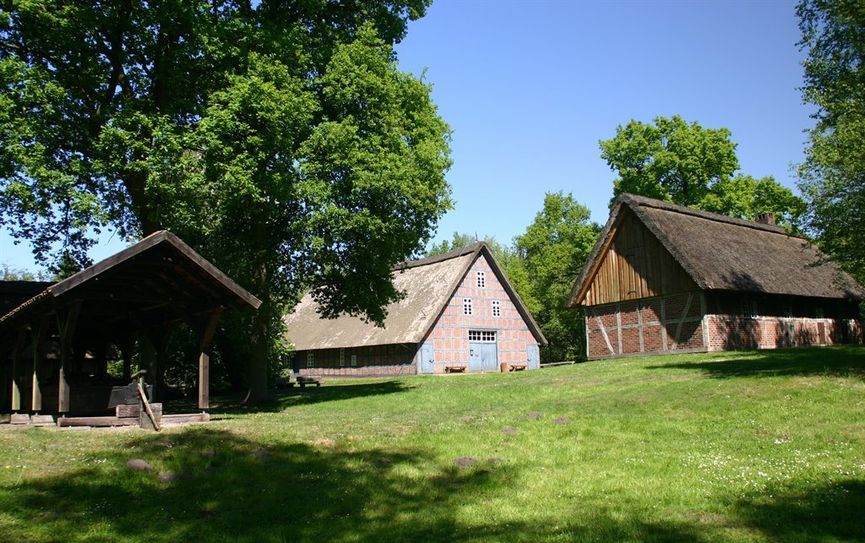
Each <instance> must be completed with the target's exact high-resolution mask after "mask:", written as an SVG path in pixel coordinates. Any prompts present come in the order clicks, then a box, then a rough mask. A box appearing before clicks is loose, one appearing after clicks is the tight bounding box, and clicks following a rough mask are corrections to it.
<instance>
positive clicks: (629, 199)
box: [571, 194, 865, 305]
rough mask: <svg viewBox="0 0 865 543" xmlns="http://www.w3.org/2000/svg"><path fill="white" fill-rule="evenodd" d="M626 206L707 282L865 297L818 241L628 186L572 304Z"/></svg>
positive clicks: (587, 281) (708, 284)
mask: <svg viewBox="0 0 865 543" xmlns="http://www.w3.org/2000/svg"><path fill="white" fill-rule="evenodd" d="M624 209H628V210H630V211H631V212H633V213H634V215H635V216H636V217H637V218H638V219H639V220H640V221H641V222H642V223H643V224H644V225H645V226H646V228H647V229H648V230H649V231H650V232H651V233H652V234H653V235H654V236H655V237H656V238H657V239H658V240H659V241H660V242H661V244H663V246H664V247H665V248H666V249H667V251H669V252H670V254H671V255H672V256H673V258H674V259H675V260H676V261H677V262H678V263H679V264H680V265H681V266H682V268H683V269H684V270H685V271H686V272H687V273H688V274H689V275H690V276H691V278H692V279H693V280H694V282H695V283H696V284H697V285H698V286H699V287H700V288H702V289H706V290H728V291H740V292H759V293H767V294H786V295H793V296H808V297H817V298H835V299H853V300H861V299H863V298H865V289H863V288H862V287H861V286H860V285H858V284H857V283H856V282H855V281H854V280H853V278H852V277H850V276H849V275H848V274H846V273H845V272H843V271H842V270H841V268H839V267H838V265H836V264H835V263H833V262H831V261H829V260H828V259H827V257H826V256H825V255H824V254H823V253H821V252H820V250H819V249H817V248H816V247H815V246H814V245H812V244H811V243H810V242H809V241H807V240H805V239H803V238H799V237H795V236H792V235H790V234H789V233H788V232H787V231H786V230H784V229H783V228H781V227H779V226H775V225H769V224H763V223H758V222H751V221H746V220H742V219H735V218H732V217H728V216H726V215H718V214H716V213H708V212H705V211H699V210H696V209H691V208H688V207H683V206H678V205H674V204H671V203H669V202H663V201H660V200H653V199H651V198H644V197H642V196H635V195H633V194H623V195H622V196H620V197H619V199H618V200H617V201H616V204H615V206H614V208H613V212H612V213H611V215H610V219H609V221H607V225H606V226H605V227H604V230H603V232H602V233H601V237H600V238H599V240H598V242H597V244H596V245H595V249H594V250H593V252H592V254H591V255H590V257H589V261H588V263H587V265H586V266H585V267H584V269H583V274H582V276H581V277H580V279H579V280H578V281H577V284H576V285H575V288H574V290H573V292H572V297H571V305H576V304H578V303H580V302H582V300H583V298H584V297H585V294H586V290H587V288H588V286H589V284H590V283H591V281H592V278H593V277H594V272H595V270H596V269H597V264H598V263H599V262H600V260H601V259H602V257H603V253H604V248H606V247H608V246H609V243H608V239H607V238H609V237H610V236H611V235H615V228H614V226H615V224H616V223H617V221H618V220H619V219H620V217H621V216H622V215H623V210H624Z"/></svg>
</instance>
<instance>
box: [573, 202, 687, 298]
mask: <svg viewBox="0 0 865 543" xmlns="http://www.w3.org/2000/svg"><path fill="white" fill-rule="evenodd" d="M590 273H592V274H593V276H592V279H591V281H590V283H589V285H588V288H586V290H585V294H584V295H583V297H582V299H581V300H579V303H580V304H582V305H601V304H608V303H615V302H621V301H624V300H636V299H638V298H650V297H653V296H661V295H666V294H675V293H678V292H687V291H691V290H696V289H697V285H696V284H695V283H694V281H693V280H692V279H691V277H690V276H689V275H688V273H687V272H686V271H685V270H684V269H683V268H682V266H681V265H679V263H678V262H676V260H675V259H674V258H673V257H672V255H670V253H669V251H667V249H666V248H665V247H664V246H663V245H662V244H661V242H660V241H659V240H658V239H657V238H656V237H655V236H654V235H653V234H652V232H650V231H649V229H648V228H646V226H645V225H644V224H643V223H642V222H641V221H640V220H639V219H638V218H637V217H636V215H634V213H633V212H632V211H631V210H630V209H627V208H623V209H622V213H621V215H620V216H619V220H618V221H617V224H615V225H613V231H612V233H611V234H610V236H609V237H608V242H607V245H606V247H604V248H603V249H602V253H601V255H600V258H598V259H597V265H596V269H595V270H592V271H591V272H590Z"/></svg>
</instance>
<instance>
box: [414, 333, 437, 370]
mask: <svg viewBox="0 0 865 543" xmlns="http://www.w3.org/2000/svg"><path fill="white" fill-rule="evenodd" d="M418 368H419V370H420V371H419V372H418V373H435V371H436V364H435V355H434V354H433V344H432V342H431V341H427V342H426V343H424V344H423V345H421V347H420V353H419V356H418Z"/></svg>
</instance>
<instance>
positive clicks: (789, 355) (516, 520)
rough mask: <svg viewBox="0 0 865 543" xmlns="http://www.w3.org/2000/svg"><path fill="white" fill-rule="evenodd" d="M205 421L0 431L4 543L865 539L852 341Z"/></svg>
mask: <svg viewBox="0 0 865 543" xmlns="http://www.w3.org/2000/svg"><path fill="white" fill-rule="evenodd" d="M217 414H218V415H219V418H220V420H218V421H216V422H212V423H209V424H205V425H198V426H194V427H193V426H187V427H185V428H179V429H170V430H168V431H164V432H162V433H161V434H155V433H147V432H144V431H140V430H91V431H66V430H64V431H60V430H54V429H31V430H18V431H16V430H5V431H0V534H3V535H0V539H3V540H8V541H121V540H122V541H142V542H144V541H147V542H163V541H165V542H168V541H183V540H185V541H243V542H259V541H274V542H276V541H316V542H321V541H346V542H355V541H382V542H383V541H412V542H417V541H461V542H462V541H466V542H467V541H532V542H534V541H562V542H564V541H568V542H570V541H706V542H708V541H779V540H783V541H802V542H805V541H854V540H855V541H862V540H865V521H863V516H862V515H863V511H865V349H863V348H826V349H802V350H788V351H777V352H743V353H735V354H731V353H722V354H715V355H678V356H667V357H646V358H634V359H623V360H610V361H603V362H590V363H586V364H581V365H576V366H568V367H559V368H550V369H544V370H541V371H535V372H524V373H519V374H508V375H500V374H496V375H493V374H490V375H465V376H449V377H434V376H430V377H405V378H400V379H392V380H375V381H373V380H368V381H342V382H334V381H331V382H328V383H327V384H326V385H325V386H324V387H323V388H321V389H318V390H317V389H312V390H306V391H304V392H303V393H300V392H298V391H294V392H292V393H291V394H288V395H285V396H282V397H280V398H279V399H278V401H276V402H274V403H273V404H272V405H270V406H267V407H266V408H265V409H263V410H258V411H254V412H253V411H250V412H246V411H244V410H242V409H232V408H230V407H225V408H224V409H223V410H222V411H221V413H220V411H219V410H217ZM133 458H138V459H143V460H145V461H147V462H148V463H150V464H151V465H152V466H153V469H152V470H150V471H132V470H130V469H128V468H127V466H126V463H127V461H128V460H130V459H133Z"/></svg>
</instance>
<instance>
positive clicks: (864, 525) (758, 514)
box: [736, 479, 865, 543]
mask: <svg viewBox="0 0 865 543" xmlns="http://www.w3.org/2000/svg"><path fill="white" fill-rule="evenodd" d="M736 509H737V516H738V519H739V520H740V521H741V522H742V523H743V524H745V525H747V526H750V527H752V528H754V529H756V530H758V531H760V532H762V533H763V534H764V535H765V536H766V537H768V538H769V539H770V540H772V541H790V542H794V543H795V542H803V543H804V542H810V541H865V521H863V520H862V513H863V511H865V482H863V481H861V480H856V479H845V480H842V481H837V482H832V483H826V484H822V485H816V486H812V487H810V488H806V489H784V488H780V489H778V488H776V489H773V490H771V491H768V492H763V493H761V494H759V495H756V496H753V497H750V498H746V499H744V500H741V501H739V502H738V503H737V504H736Z"/></svg>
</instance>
